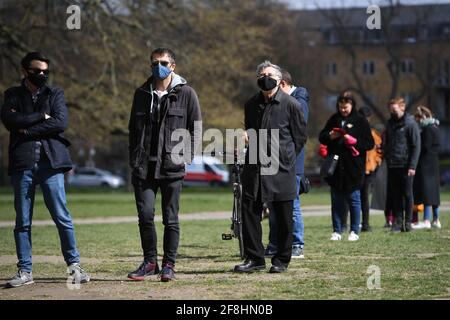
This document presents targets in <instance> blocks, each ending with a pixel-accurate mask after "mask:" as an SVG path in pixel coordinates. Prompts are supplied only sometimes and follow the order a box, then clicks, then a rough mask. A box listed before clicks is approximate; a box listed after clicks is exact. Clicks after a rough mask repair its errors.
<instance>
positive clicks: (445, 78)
mask: <svg viewBox="0 0 450 320" xmlns="http://www.w3.org/2000/svg"><path fill="white" fill-rule="evenodd" d="M439 85H441V86H444V87H447V86H449V85H450V59H444V60H442V61H441V67H440V70H439Z"/></svg>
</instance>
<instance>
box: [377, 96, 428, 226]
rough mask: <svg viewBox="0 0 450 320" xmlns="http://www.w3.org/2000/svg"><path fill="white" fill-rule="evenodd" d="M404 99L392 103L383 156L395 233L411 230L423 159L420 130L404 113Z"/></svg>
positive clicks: (394, 100) (411, 117) (410, 116)
mask: <svg viewBox="0 0 450 320" xmlns="http://www.w3.org/2000/svg"><path fill="white" fill-rule="evenodd" d="M405 108H406V104H405V101H404V100H403V98H396V99H392V100H391V102H390V104H389V109H390V112H391V118H390V119H389V121H388V124H387V127H386V135H385V141H384V153H385V158H386V163H387V167H388V191H387V192H388V194H389V195H391V197H392V206H393V211H394V215H395V222H394V224H393V225H392V231H394V232H399V231H411V230H412V227H411V220H412V210H413V179H414V175H415V174H416V167H417V162H418V161H419V156H420V130H419V127H418V125H417V123H416V121H415V120H414V117H413V116H412V115H410V114H408V113H407V112H406V111H405Z"/></svg>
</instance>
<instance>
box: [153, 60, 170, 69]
mask: <svg viewBox="0 0 450 320" xmlns="http://www.w3.org/2000/svg"><path fill="white" fill-rule="evenodd" d="M158 64H161V65H162V66H164V67H167V66H168V65H169V64H170V61H163V60H155V61H152V66H153V67H156V66H157V65H158Z"/></svg>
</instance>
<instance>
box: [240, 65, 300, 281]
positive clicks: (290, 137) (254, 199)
mask: <svg viewBox="0 0 450 320" xmlns="http://www.w3.org/2000/svg"><path fill="white" fill-rule="evenodd" d="M280 81H281V69H280V67H279V66H277V65H274V64H272V63H270V62H269V61H265V62H263V63H262V64H260V65H259V66H258V68H257V84H258V86H259V88H260V89H261V91H260V92H258V93H257V94H256V95H254V96H253V97H252V98H251V99H250V100H248V101H247V103H246V104H245V121H244V122H245V130H247V131H248V133H249V134H248V137H249V141H248V143H249V148H248V150H249V151H248V152H247V154H246V159H245V165H244V169H243V172H242V191H243V199H242V220H243V223H242V231H243V240H244V254H245V256H246V260H245V262H244V263H243V264H240V265H236V266H235V268H234V271H235V272H252V271H256V270H262V269H265V260H264V246H263V244H262V229H261V212H262V208H263V207H262V206H263V203H264V202H271V205H272V208H273V212H271V214H274V215H275V217H276V221H277V244H278V245H277V252H276V253H275V255H274V256H273V257H272V267H271V268H270V270H269V272H270V273H280V272H284V271H286V270H287V267H288V265H289V262H290V260H291V253H292V241H293V237H292V228H293V220H292V211H293V200H294V199H295V198H296V197H297V196H298V195H297V192H296V190H297V188H296V174H295V160H296V158H297V154H298V153H299V152H300V150H301V149H302V148H303V146H304V144H305V143H306V123H305V117H304V115H303V114H302V111H301V110H302V109H301V106H300V104H299V102H298V101H297V100H295V99H294V98H293V97H291V96H290V95H288V94H286V93H285V92H283V90H281V89H279V84H280ZM264 130H267V131H269V132H268V135H267V136H269V135H275V136H276V131H275V130H278V138H279V139H278V144H277V145H278V147H279V148H278V155H279V160H278V159H277V157H276V156H275V157H272V156H273V155H272V154H271V159H270V160H271V161H273V162H278V163H277V164H274V163H270V164H267V161H265V159H264V158H265V156H264V151H262V149H265V151H268V150H270V152H272V148H271V146H269V139H270V143H272V139H271V138H267V141H266V142H267V145H265V146H263V145H260V143H261V144H265V142H264V140H263V139H262V135H263V134H264ZM255 131H256V135H254V134H253V135H252V134H251V132H255ZM252 146H258V147H257V148H254V147H252ZM260 147H261V149H260ZM252 150H253V151H254V150H257V155H253V154H251V153H252V152H253V151H252ZM275 152H276V151H275ZM252 158H253V159H257V161H256V163H252V162H251V159H252ZM267 166H273V167H277V168H278V170H277V171H276V172H272V173H270V174H265V173H264V172H265V170H264V168H267Z"/></svg>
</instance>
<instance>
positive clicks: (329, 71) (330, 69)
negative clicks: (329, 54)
mask: <svg viewBox="0 0 450 320" xmlns="http://www.w3.org/2000/svg"><path fill="white" fill-rule="evenodd" d="M325 74H326V75H327V76H335V75H337V63H336V62H328V63H327V65H326V70H325Z"/></svg>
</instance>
